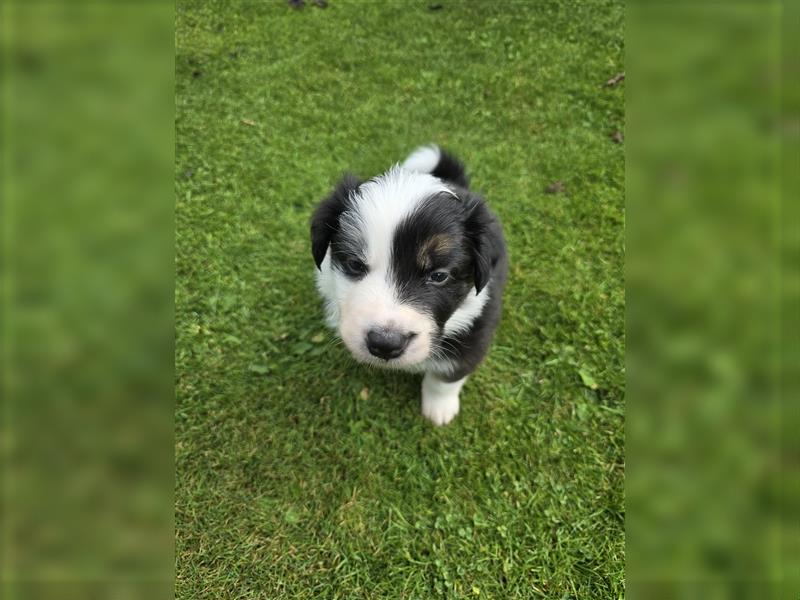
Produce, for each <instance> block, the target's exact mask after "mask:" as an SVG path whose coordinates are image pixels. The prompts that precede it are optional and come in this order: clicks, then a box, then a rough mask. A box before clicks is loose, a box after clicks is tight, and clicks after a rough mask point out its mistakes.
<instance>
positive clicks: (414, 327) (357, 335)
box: [311, 167, 494, 367]
mask: <svg viewBox="0 0 800 600" xmlns="http://www.w3.org/2000/svg"><path fill="white" fill-rule="evenodd" d="M461 196H463V197H459V196H458V195H456V193H455V192H454V191H452V190H451V189H450V188H448V187H447V186H446V185H445V184H444V183H443V182H442V181H440V180H439V179H437V178H435V177H432V176H431V175H426V174H421V173H416V172H411V171H406V170H403V169H401V168H398V167H395V168H393V169H392V170H390V171H389V172H387V173H385V174H384V175H381V176H380V177H377V178H375V179H372V180H370V181H368V182H366V183H360V182H359V181H358V180H357V179H355V178H354V177H352V176H346V177H345V178H344V179H343V180H342V181H341V182H340V183H339V185H338V186H337V187H336V189H335V190H334V191H333V193H332V194H331V195H330V196H329V197H328V198H326V199H325V200H323V201H322V203H320V205H319V206H318V207H317V210H316V212H315V213H314V216H313V217H312V220H311V247H312V254H313V256H314V261H315V262H316V265H317V268H318V269H319V270H320V273H319V278H318V283H319V287H320V290H321V292H322V294H323V296H324V297H325V299H326V303H327V309H328V317H329V321H330V324H331V325H333V326H335V327H337V328H338V330H339V334H340V335H341V338H342V340H343V341H344V343H345V345H346V346H347V347H348V349H349V350H350V352H351V353H352V354H353V356H354V357H355V358H356V359H358V360H360V361H362V362H367V363H373V364H381V365H387V366H395V367H411V366H413V365H417V364H419V363H422V362H423V361H425V360H426V359H428V358H437V356H438V350H439V347H438V342H439V340H440V339H441V337H442V334H443V332H444V331H445V328H446V325H447V323H448V320H449V319H450V318H451V317H452V316H453V314H454V313H455V312H456V310H457V309H458V308H459V307H460V306H461V305H462V304H463V303H464V301H465V300H467V298H468V296H475V295H476V294H478V293H480V292H481V291H482V290H483V288H484V287H485V285H486V284H487V282H488V279H489V275H490V272H491V268H492V263H493V260H494V256H493V248H492V245H491V243H490V242H489V240H488V236H487V235H486V232H487V228H488V226H489V224H490V223H491V220H492V217H491V215H490V213H489V211H488V210H487V209H486V207H485V205H484V204H483V201H482V200H480V199H479V198H478V197H476V196H473V195H471V194H469V193H468V192H461Z"/></svg>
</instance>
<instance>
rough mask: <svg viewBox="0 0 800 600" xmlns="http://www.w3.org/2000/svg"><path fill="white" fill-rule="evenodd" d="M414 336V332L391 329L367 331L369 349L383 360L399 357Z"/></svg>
mask: <svg viewBox="0 0 800 600" xmlns="http://www.w3.org/2000/svg"><path fill="white" fill-rule="evenodd" d="M412 337H414V334H413V333H408V334H405V333H400V332H399V331H392V330H391V329H373V330H372V331H370V332H369V333H367V350H369V353H370V354H372V356H377V357H378V358H382V359H383V360H389V359H390V358H397V357H398V356H400V355H401V354H402V353H403V351H404V350H405V349H406V346H408V342H410V341H411V338H412Z"/></svg>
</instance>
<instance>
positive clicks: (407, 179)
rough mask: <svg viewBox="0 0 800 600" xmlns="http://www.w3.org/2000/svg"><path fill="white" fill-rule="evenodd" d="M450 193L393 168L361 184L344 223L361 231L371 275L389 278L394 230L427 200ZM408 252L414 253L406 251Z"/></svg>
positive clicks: (431, 179) (428, 178) (424, 176)
mask: <svg viewBox="0 0 800 600" xmlns="http://www.w3.org/2000/svg"><path fill="white" fill-rule="evenodd" d="M442 192H444V193H450V194H452V191H451V190H450V189H449V188H448V187H447V186H446V185H445V184H444V183H442V182H441V181H440V180H439V179H437V178H436V177H433V176H431V175H427V174H425V173H417V172H413V171H408V170H406V169H402V168H400V167H398V166H394V167H393V168H392V169H390V170H389V171H388V172H386V173H385V174H383V175H381V176H380V177H376V178H375V179H372V180H370V181H368V182H367V183H365V184H363V185H362V186H361V187H360V188H359V189H358V194H357V196H356V197H355V198H354V202H353V207H352V208H351V209H350V210H348V211H347V213H350V214H347V213H345V214H346V216H345V217H344V219H343V221H344V222H346V223H347V225H346V227H348V228H351V227H352V228H355V227H357V228H358V229H359V230H360V234H361V239H362V243H363V244H364V248H363V249H364V258H365V259H366V262H367V265H368V266H369V269H370V271H372V272H386V273H387V274H388V270H389V261H390V260H391V254H392V252H391V250H392V240H393V239H394V232H395V230H396V229H397V226H398V225H399V224H400V223H401V222H402V221H403V220H404V219H405V218H406V217H408V216H409V215H410V214H411V213H412V212H414V209H416V208H417V207H418V206H419V205H420V204H421V203H422V202H423V201H424V200H425V199H426V198H428V197H430V196H432V195H434V194H438V193H442ZM408 251H409V252H415V249H414V248H409V249H408Z"/></svg>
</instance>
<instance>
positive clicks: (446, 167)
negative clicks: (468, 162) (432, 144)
mask: <svg viewBox="0 0 800 600" xmlns="http://www.w3.org/2000/svg"><path fill="white" fill-rule="evenodd" d="M439 152H440V155H439V162H438V163H437V165H436V167H435V168H434V169H433V172H432V173H431V175H433V176H434V177H438V178H439V179H441V180H442V181H446V182H448V183H454V184H455V185H457V186H459V187H462V188H465V189H466V188H468V187H469V177H467V172H466V169H464V163H462V162H461V161H460V160H458V159H457V158H456V157H455V156H453V155H452V154H450V153H449V152H447V151H445V150H442V149H441V148H440V149H439Z"/></svg>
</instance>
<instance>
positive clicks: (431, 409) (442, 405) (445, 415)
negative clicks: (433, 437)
mask: <svg viewBox="0 0 800 600" xmlns="http://www.w3.org/2000/svg"><path fill="white" fill-rule="evenodd" d="M458 408H459V402H458V396H457V395H456V396H455V397H453V398H437V399H436V400H434V401H428V402H426V401H425V398H423V399H422V414H423V415H425V418H426V419H428V420H429V421H430V422H431V423H433V424H434V425H447V424H448V423H449V422H450V421H452V420H453V419H454V418H455V416H456V415H457V414H458Z"/></svg>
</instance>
